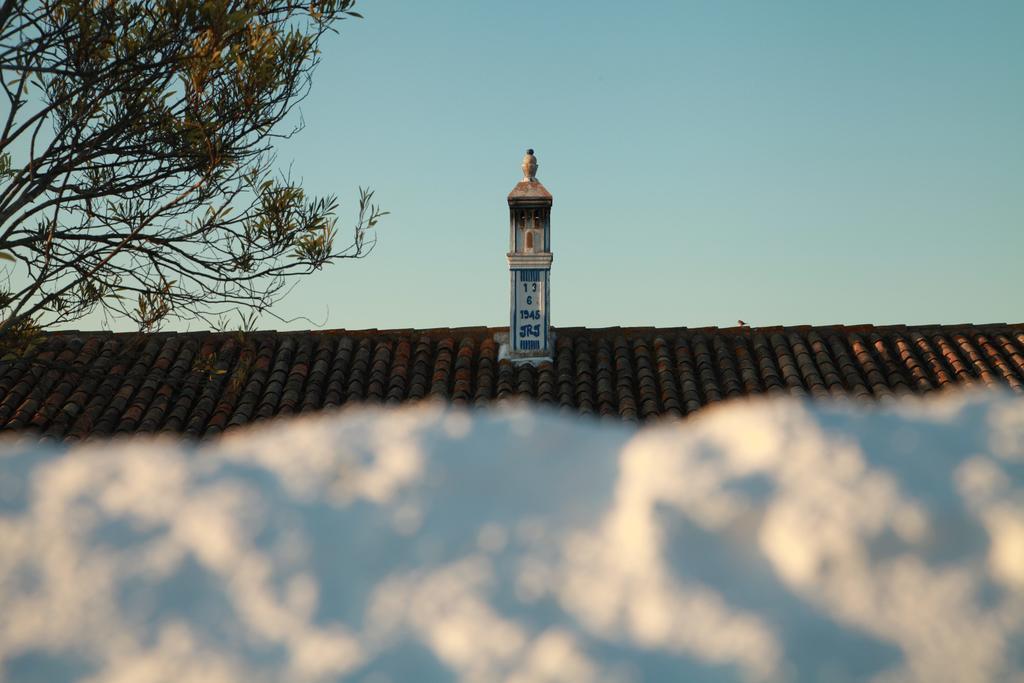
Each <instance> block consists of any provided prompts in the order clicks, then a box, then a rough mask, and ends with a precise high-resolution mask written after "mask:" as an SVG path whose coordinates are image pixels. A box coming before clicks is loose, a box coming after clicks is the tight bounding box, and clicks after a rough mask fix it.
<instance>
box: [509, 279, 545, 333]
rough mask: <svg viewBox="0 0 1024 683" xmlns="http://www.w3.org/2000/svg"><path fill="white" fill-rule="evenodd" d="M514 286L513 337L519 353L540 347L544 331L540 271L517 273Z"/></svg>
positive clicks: (542, 287) (542, 286) (542, 289)
mask: <svg viewBox="0 0 1024 683" xmlns="http://www.w3.org/2000/svg"><path fill="white" fill-rule="evenodd" d="M517 279H518V280H519V282H518V283H517V286H516V308H515V323H516V324H515V337H516V340H515V341H516V344H515V346H516V348H517V349H519V350H521V351H526V350H532V349H539V348H541V347H542V342H543V341H544V339H543V338H544V336H545V332H546V330H545V329H544V327H545V325H544V277H543V276H542V275H541V273H540V271H536V270H523V271H520V272H519V278H517Z"/></svg>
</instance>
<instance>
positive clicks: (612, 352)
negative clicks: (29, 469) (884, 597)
mask: <svg viewBox="0 0 1024 683" xmlns="http://www.w3.org/2000/svg"><path fill="white" fill-rule="evenodd" d="M499 331H500V330H495V329H485V328H464V329H437V330H419V331H417V330H392V331H379V330H372V331H361V332H348V331H344V330H338V331H328V332H288V333H273V332H261V333H251V334H225V333H181V334H175V333H160V334H152V335H139V334H110V333H77V332H76V333H53V334H49V335H47V336H46V337H44V339H43V340H42V341H41V343H39V344H37V345H35V346H34V347H33V348H31V349H30V350H28V351H26V352H25V353H24V354H22V355H21V356H18V357H14V358H10V357H9V358H7V359H6V360H3V361H0V427H2V428H3V429H10V430H34V431H36V432H38V433H39V434H40V435H41V436H42V437H44V438H50V439H61V438H66V439H78V438H83V437H86V436H91V435H100V434H111V433H114V432H153V431H165V432H171V433H179V434H184V435H188V436H193V437H199V436H205V435H212V434H217V433H220V432H222V431H224V430H226V429H229V428H233V427H237V426H239V425H243V424H246V423H248V422H252V421H254V420H258V419H265V418H270V417H273V416H276V415H281V414H289V413H297V412H307V411H311V410H318V409H322V408H331V407H335V406H339V405H344V404H346V403H361V402H367V401H369V402H383V403H388V404H397V403H402V402H405V401H414V400H417V399H422V398H426V397H428V396H429V397H433V398H436V399H440V400H446V401H450V402H452V403H455V404H457V405H467V406H468V405H473V406H484V405H487V404H490V403H492V402H499V403H500V402H504V401H506V400H509V399H512V398H516V397H518V398H526V399H532V400H536V401H538V402H540V403H545V404H550V405H552V406H559V408H560V410H562V411H572V412H579V413H583V414H591V415H598V416H602V417H605V418H608V419H622V420H626V421H640V420H645V421H646V420H653V419H658V418H673V417H682V416H684V415H689V414H691V413H693V412H695V411H697V410H699V409H700V408H701V407H702V406H704V405H707V404H709V403H714V402H716V401H720V400H723V399H726V398H731V397H739V396H751V395H756V394H761V393H772V394H790V395H794V396H808V395H809V396H812V397H816V398H820V397H827V396H837V397H838V396H852V397H856V398H859V399H861V400H867V399H870V398H875V399H883V400H887V399H889V398H890V397H893V396H896V395H901V394H908V393H916V394H921V393H927V392H931V391H934V390H936V389H940V388H947V387H952V386H963V385H971V384H977V385H982V386H988V387H1004V388H1005V387H1008V388H1009V389H1011V390H1013V391H1016V392H1024V325H1004V324H999V325H988V326H974V325H963V326H931V327H905V326H889V327H872V326H857V327H841V326H831V327H788V328H781V327H779V328H755V329H752V328H747V327H743V328H733V329H723V330H719V329H716V328H703V329H700V330H687V329H685V328H676V329H657V328H608V329H605V330H588V329H582V328H572V329H563V330H556V340H557V341H556V347H555V357H554V358H553V359H552V360H551V361H550V362H542V363H540V364H538V365H537V366H533V365H514V364H513V363H512V362H510V361H509V360H508V359H507V358H502V359H499V348H498V344H497V343H496V342H495V339H494V335H495V333H497V332H499Z"/></svg>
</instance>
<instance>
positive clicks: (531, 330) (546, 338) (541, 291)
mask: <svg viewBox="0 0 1024 683" xmlns="http://www.w3.org/2000/svg"><path fill="white" fill-rule="evenodd" d="M522 168H523V179H522V180H520V181H519V182H518V183H517V184H516V186H515V187H514V188H512V191H511V192H510V193H509V195H508V209H509V219H510V220H509V240H508V249H509V251H508V269H509V276H510V277H509V281H510V283H511V287H512V290H511V296H510V297H509V307H510V320H509V331H508V332H509V334H508V336H509V338H508V347H507V352H508V357H509V358H511V359H512V360H513V362H524V363H525V362H532V363H537V362H540V361H542V360H550V359H551V358H552V357H553V356H554V339H553V337H552V334H551V292H550V288H549V285H550V282H551V259H552V256H551V203H552V199H551V193H550V192H548V191H547V189H546V188H545V187H544V186H543V185H541V183H540V181H539V180H537V157H535V156H534V155H533V150H532V149H528V150H526V156H525V157H523V166H522Z"/></svg>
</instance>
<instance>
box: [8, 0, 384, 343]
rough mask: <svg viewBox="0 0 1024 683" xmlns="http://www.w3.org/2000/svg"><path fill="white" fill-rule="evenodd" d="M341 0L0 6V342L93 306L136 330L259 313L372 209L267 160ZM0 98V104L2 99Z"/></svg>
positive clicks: (362, 236) (17, 0)
mask: <svg viewBox="0 0 1024 683" xmlns="http://www.w3.org/2000/svg"><path fill="white" fill-rule="evenodd" d="M353 6H354V0H311V1H306V2H302V3H299V2H292V1H291V0H141V1H140V0H0V87H2V89H3V92H4V94H5V95H6V99H7V104H8V105H9V106H8V107H7V108H6V109H7V111H6V113H4V111H3V109H4V108H3V107H0V126H2V128H0V259H2V260H3V261H0V268H3V269H5V270H6V271H7V278H6V283H0V284H2V285H3V286H2V287H0V341H2V340H3V338H4V336H5V335H8V334H11V333H14V332H16V331H18V330H22V331H23V330H25V329H33V328H35V327H37V326H40V325H43V326H45V325H50V324H55V323H60V322H65V321H69V320H74V319H77V318H80V317H81V316H83V315H85V314H87V313H89V312H90V311H93V310H96V309H97V308H99V309H100V310H102V311H103V312H104V313H110V314H114V315H126V316H130V317H131V318H132V319H133V320H135V322H136V323H137V324H138V325H139V327H140V329H143V330H149V329H154V328H156V327H158V326H159V325H160V324H161V323H162V322H163V321H164V320H166V319H167V318H168V317H176V318H179V319H200V320H203V321H210V320H216V319H219V318H221V317H222V316H224V315H225V314H226V313H233V312H235V311H237V312H239V313H240V314H242V315H243V317H244V316H245V315H247V312H251V311H255V312H257V313H262V312H264V311H266V310H267V309H268V308H269V307H270V306H271V305H272V304H273V303H274V302H275V301H277V300H278V299H279V298H280V297H281V296H282V295H283V294H284V293H286V292H287V288H288V284H289V281H290V279H291V278H292V277H294V276H297V275H302V274H307V273H310V272H312V271H314V270H317V269H319V268H322V267H323V266H324V265H326V264H328V263H331V262H333V261H335V260H337V259H341V258H351V257H358V256H362V255H365V254H366V253H368V251H369V250H370V249H371V248H372V246H373V238H372V236H371V235H370V231H372V229H373V228H374V226H375V225H376V223H377V221H378V219H379V218H380V217H381V216H383V215H384V214H385V213H386V212H382V211H381V210H380V209H379V208H378V207H377V206H376V205H374V204H373V202H372V198H373V193H372V192H370V191H368V190H360V195H361V196H360V203H359V210H358V215H357V217H356V220H355V224H354V237H353V239H352V241H351V243H348V244H346V245H344V246H339V244H338V242H339V240H338V228H337V211H338V202H337V200H336V198H335V197H333V196H328V197H310V196H307V195H306V193H305V192H304V191H303V190H302V188H301V187H300V186H299V185H298V184H297V183H295V182H293V181H292V179H291V178H290V176H289V175H288V174H282V173H277V172H275V171H274V165H275V158H274V155H273V151H272V145H273V143H274V141H275V139H277V138H281V137H287V136H289V135H291V134H293V133H294V132H295V131H296V130H297V128H292V129H289V130H286V131H284V132H281V131H279V130H278V128H279V127H280V124H282V123H283V122H284V121H285V120H286V119H287V118H288V117H289V114H290V113H291V112H292V111H293V109H294V107H295V106H296V104H298V103H299V102H300V101H301V100H302V99H303V97H305V95H306V94H307V93H308V91H309V87H310V83H311V78H312V75H313V71H314V69H315V67H316V66H317V64H318V61H319V55H320V52H319V48H320V44H321V41H322V39H323V38H324V37H325V36H326V34H327V33H329V32H333V31H334V30H335V28H336V26H337V24H338V22H340V21H342V20H345V19H347V18H350V17H359V16H360V15H359V14H357V13H356V12H355V11H354V10H353ZM0 101H2V100H0Z"/></svg>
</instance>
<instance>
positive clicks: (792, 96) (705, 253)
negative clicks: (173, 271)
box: [261, 0, 1024, 329]
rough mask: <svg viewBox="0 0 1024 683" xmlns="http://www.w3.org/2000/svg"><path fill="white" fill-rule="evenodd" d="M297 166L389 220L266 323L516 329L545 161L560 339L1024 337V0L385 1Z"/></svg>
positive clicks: (374, 5) (316, 92) (311, 100)
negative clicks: (364, 193)
mask: <svg viewBox="0 0 1024 683" xmlns="http://www.w3.org/2000/svg"><path fill="white" fill-rule="evenodd" d="M356 9H358V10H359V11H360V12H361V13H362V14H364V15H365V19H364V20H353V21H349V22H345V23H344V24H343V25H342V26H341V30H340V33H339V34H338V35H337V36H334V37H332V38H331V39H329V40H328V41H327V43H326V44H325V46H324V53H323V61H322V64H321V65H320V67H319V70H318V71H317V73H316V76H315V81H314V85H313V89H312V92H311V94H310V95H309V97H308V98H307V99H306V101H305V102H304V103H303V105H302V107H301V112H302V117H303V119H304V121H305V128H304V130H303V131H302V132H301V133H299V134H298V135H297V136H296V137H295V138H293V139H292V140H290V141H288V142H287V143H285V144H282V145H281V146H280V148H279V155H280V162H281V164H282V165H286V164H291V165H292V166H291V169H292V173H293V174H294V175H295V176H297V177H300V178H302V179H303V184H304V186H305V188H306V189H307V190H308V191H310V192H313V193H319V194H326V193H331V194H337V195H338V196H339V198H340V199H341V201H342V202H343V206H342V211H341V214H340V216H341V220H340V225H341V230H342V231H343V232H344V233H346V234H347V231H348V230H349V229H350V228H349V226H351V223H352V219H353V217H354V215H355V204H356V198H357V197H358V190H357V188H358V187H359V186H369V187H372V188H373V190H374V191H375V192H376V199H377V201H379V203H380V204H381V205H382V207H383V208H385V209H387V210H389V211H390V212H391V215H389V216H387V217H386V218H385V219H384V220H383V221H382V223H381V224H380V226H379V230H378V243H377V246H376V248H375V249H374V251H373V252H372V254H371V255H370V256H368V257H367V258H365V259H362V260H359V261H342V262H339V263H338V264H336V265H332V266H330V267H328V268H327V269H326V270H325V271H323V272H321V273H318V274H316V275H314V276H312V277H310V278H308V279H306V280H304V281H302V282H301V283H299V284H298V285H297V286H296V288H295V290H294V291H293V292H292V294H291V295H290V296H289V297H288V298H287V299H285V300H284V301H283V302H281V304H279V305H278V307H277V308H276V309H275V311H276V313H277V314H278V315H279V316H281V317H283V318H288V319H291V318H297V319H295V320H292V321H291V322H287V323H286V322H281V321H278V320H274V319H272V318H269V317H267V318H264V319H263V321H262V322H261V327H263V328H266V329H295V328H309V327H319V326H323V327H326V328H349V329H362V328H380V329H386V328H407V327H418V328H423V327H446V326H462V325H489V326H499V325H503V324H507V322H506V321H507V315H508V297H509V292H508V287H509V281H508V274H507V270H508V266H507V262H506V259H505V252H506V251H507V239H508V235H507V230H508V213H507V212H508V208H507V203H506V195H507V193H508V192H509V190H511V189H512V187H513V185H515V183H516V182H517V181H518V180H519V179H520V178H521V176H522V172H521V171H520V168H519V165H520V163H521V160H522V156H523V153H524V151H525V149H526V148H527V147H532V148H534V149H535V150H536V154H537V157H538V160H539V163H540V170H539V172H538V178H539V179H540V180H541V181H542V182H543V183H544V184H545V186H546V187H547V188H548V189H549V190H550V191H551V192H552V194H553V195H554V208H553V212H552V251H553V253H554V264H553V267H552V275H551V311H552V322H553V324H554V325H555V326H556V327H557V326H575V325H585V326H592V327H594V326H598V327H600V326H611V325H624V326H625V325H658V326H688V327H700V326H706V325H719V326H728V325H734V324H736V321H737V320H738V319H742V320H744V321H746V322H747V323H749V324H751V325H755V326H757V325H780V324H783V325H794V324H805V323H806V324H832V323H845V324H855V323H876V324H889V323H906V324H924V323H961V322H975V323H985V322H1003V321H1005V322H1020V321H1024V306H1022V305H1021V297H1020V291H1021V283H1022V277H1021V274H1022V272H1024V269H1022V265H1021V254H1022V253H1024V40H1021V38H1020V36H1021V35H1022V33H1024V3H1022V2H1020V0H1006V1H1000V0H987V1H986V2H984V3H975V2H947V1H944V0H927V1H910V0H908V1H903V2H892V1H891V0H885V1H871V0H869V1H858V2H829V3H822V2H818V1H816V0H815V1H811V0H807V1H804V0H787V2H773V3H768V2H761V1H759V0H758V1H747V2H744V1H739V0H737V1H730V2H721V1H719V0H707V1H702V2H691V1H683V0H672V1H665V2H661V1H656V0H650V1H648V2H644V3H622V2H603V1H592V2H582V1H569V0H562V1H559V2H551V1H550V0H520V1H518V2H464V1H457V0H439V1H437V2H422V1H421V0H392V1H391V2H385V1H382V0H362V2H360V3H359V4H358V6H357V8H356Z"/></svg>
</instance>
